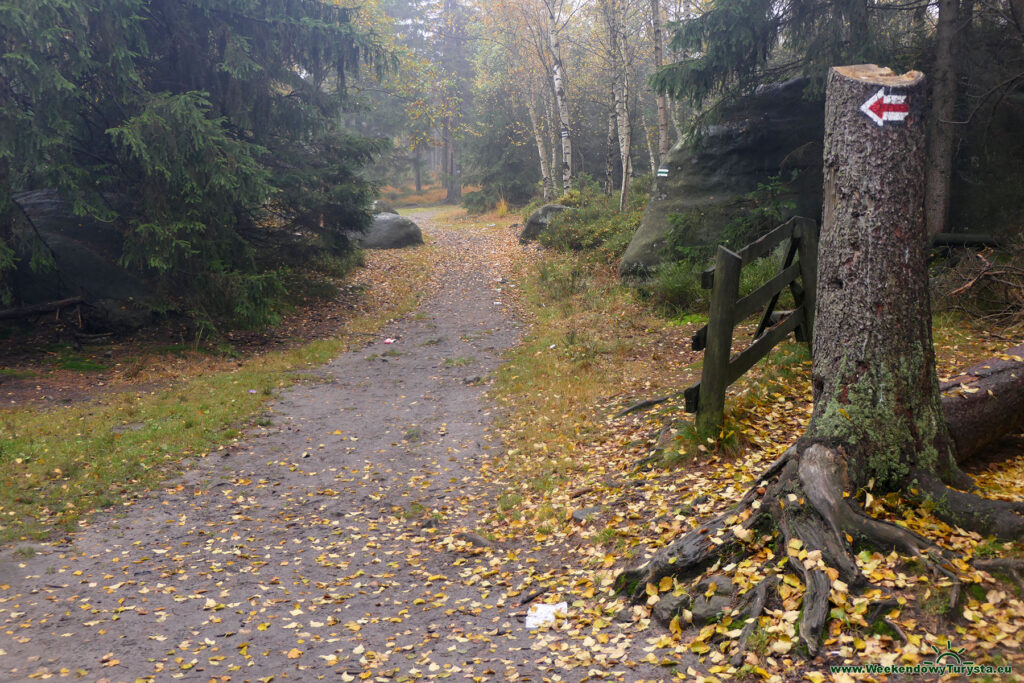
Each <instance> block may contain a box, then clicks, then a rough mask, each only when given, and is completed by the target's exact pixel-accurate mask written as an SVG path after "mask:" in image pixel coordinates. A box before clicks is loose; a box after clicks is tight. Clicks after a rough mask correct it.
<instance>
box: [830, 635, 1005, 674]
mask: <svg viewBox="0 0 1024 683" xmlns="http://www.w3.org/2000/svg"><path fill="white" fill-rule="evenodd" d="M931 648H932V650H933V651H934V652H935V658H934V659H932V660H931V661H927V660H926V661H923V662H920V663H918V664H843V665H835V666H833V667H831V671H832V673H834V674H838V673H844V674H858V673H859V674H886V675H892V674H903V675H932V676H933V675H950V674H957V675H962V676H985V675H988V676H1001V675H1006V674H1009V673H1013V667H1011V666H996V665H994V664H975V663H974V662H973V661H965V660H964V653H965V651H966V650H965V649H964V648H962V647H961V648H959V649H956V650H954V649H953V647H952V645H951V644H950V643H947V644H946V649H945V650H940V649H939V648H937V647H935V646H934V645H932V646H931Z"/></svg>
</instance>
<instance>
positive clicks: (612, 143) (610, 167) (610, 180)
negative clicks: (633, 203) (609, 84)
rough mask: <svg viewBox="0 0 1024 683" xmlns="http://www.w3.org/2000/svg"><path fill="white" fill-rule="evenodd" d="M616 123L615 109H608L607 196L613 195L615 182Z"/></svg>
mask: <svg viewBox="0 0 1024 683" xmlns="http://www.w3.org/2000/svg"><path fill="white" fill-rule="evenodd" d="M615 129H616V123H615V107H614V105H613V106H611V107H609V108H608V137H607V138H606V139H605V147H604V149H605V157H604V193H605V195H607V196H609V197H610V196H611V194H612V186H613V185H614V182H615V156H616V149H615V148H616V138H617V136H616V134H615Z"/></svg>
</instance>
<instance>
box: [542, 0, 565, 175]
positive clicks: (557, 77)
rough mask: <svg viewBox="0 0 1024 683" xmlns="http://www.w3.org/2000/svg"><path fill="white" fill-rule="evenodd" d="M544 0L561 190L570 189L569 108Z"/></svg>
mask: <svg viewBox="0 0 1024 683" xmlns="http://www.w3.org/2000/svg"><path fill="white" fill-rule="evenodd" d="M554 2H558V0H545V3H546V5H547V9H548V44H549V46H550V48H551V84H552V85H553V86H554V88H555V106H556V107H557V108H558V122H559V127H558V135H559V138H560V140H561V146H562V167H561V168H562V190H568V189H569V188H571V187H572V139H571V138H570V135H569V106H568V104H567V103H566V101H565V79H564V76H563V73H562V47H561V45H560V44H559V39H558V19H559V17H558V16H556V13H555V8H554V5H553V3H554Z"/></svg>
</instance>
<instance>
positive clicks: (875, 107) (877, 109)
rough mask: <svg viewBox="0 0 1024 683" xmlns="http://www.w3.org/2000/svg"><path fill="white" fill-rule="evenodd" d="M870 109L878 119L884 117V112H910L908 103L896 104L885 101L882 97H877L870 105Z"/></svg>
mask: <svg viewBox="0 0 1024 683" xmlns="http://www.w3.org/2000/svg"><path fill="white" fill-rule="evenodd" d="M868 109H870V110H871V111H873V112H874V113H875V116H877V117H878V118H880V119H883V118H885V114H886V112H893V113H894V114H906V113H909V112H910V105H909V104H906V103H901V104H896V103H894V102H886V101H885V98H884V97H879V98H878V99H877V100H875V101H874V102H873V103H872V104H871V106H870V107H868Z"/></svg>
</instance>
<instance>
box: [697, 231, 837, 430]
mask: <svg viewBox="0 0 1024 683" xmlns="http://www.w3.org/2000/svg"><path fill="white" fill-rule="evenodd" d="M787 240H788V241H789V244H788V246H787V247H786V250H785V258H784V259H783V262H782V270H781V271H779V273H778V274H777V275H776V276H775V277H773V278H772V279H770V280H769V281H768V282H766V283H765V284H763V285H761V286H760V287H758V288H757V289H756V290H754V291H753V292H751V293H750V294H748V295H747V296H745V297H742V298H741V297H740V296H739V287H740V271H741V270H742V268H743V266H746V265H748V264H750V263H753V262H754V261H756V260H757V259H760V258H764V257H766V256H769V255H771V253H772V252H773V251H774V250H775V248H776V247H777V246H779V245H780V244H782V243H783V242H785V241H787ZM817 272H818V227H817V225H816V224H815V222H814V221H812V220H810V219H807V218H799V217H797V218H792V219H790V220H789V221H787V222H786V223H783V224H782V225H780V226H779V227H777V228H775V229H774V230H772V231H771V232H769V233H768V234H767V235H765V236H764V237H761V238H760V239H758V240H757V241H756V242H753V243H751V244H749V245H747V246H746V247H744V248H743V249H740V251H739V253H736V252H733V251H730V250H729V249H726V248H725V247H722V246H719V247H718V254H717V257H716V259H715V266H714V267H713V268H708V269H707V270H705V271H704V272H703V273H702V274H701V286H702V287H703V288H704V289H710V290H711V310H710V312H709V314H708V324H707V325H705V326H704V327H702V328H701V329H699V330H698V331H697V333H696V334H694V335H693V349H694V351H700V350H703V351H704V368H703V371H702V372H701V378H700V382H699V383H697V384H694V385H693V386H691V387H689V388H687V389H686V390H685V391H684V392H683V395H684V397H685V398H686V411H687V412H690V413H697V428H698V429H699V430H700V431H702V432H704V433H712V432H717V431H718V430H720V429H721V427H722V424H723V420H724V411H725V390H726V388H727V387H728V386H729V385H730V384H732V383H733V382H735V381H736V380H737V379H739V378H740V377H742V376H743V374H744V373H745V372H746V371H747V370H749V369H750V368H751V367H752V366H753V365H754V363H756V362H757V361H759V360H761V359H762V358H764V356H765V355H767V353H768V352H769V351H771V349H772V347H774V346H775V345H776V344H778V343H779V342H780V341H782V340H783V339H785V337H786V335H788V334H789V333H791V332H794V333H795V334H796V338H797V340H800V341H806V342H807V343H808V344H809V343H810V342H811V338H812V337H811V334H812V330H813V328H814V296H815V280H816V278H817ZM798 279H799V280H800V282H797V280H798ZM786 287H789V288H790V291H791V292H792V293H793V300H794V302H795V304H796V307H795V308H794V309H793V310H792V311H790V312H788V313H787V314H784V315H779V314H776V313H775V305H776V304H777V303H778V301H779V296H780V295H781V294H782V292H783V290H785V289H786ZM758 311H762V313H761V320H760V322H759V323H758V326H757V330H756V331H755V332H754V336H753V341H752V342H751V344H750V346H748V347H747V348H746V349H744V350H743V351H741V352H740V353H738V354H736V355H735V356H732V357H731V358H730V355H731V353H732V341H733V330H734V328H735V327H736V325H737V324H739V323H740V322H742V321H743V320H745V319H747V318H749V317H750V316H751V315H753V314H754V313H757V312H758Z"/></svg>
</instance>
